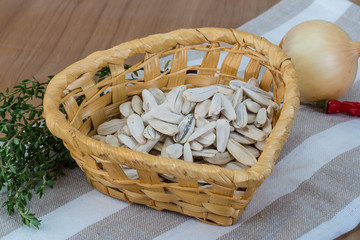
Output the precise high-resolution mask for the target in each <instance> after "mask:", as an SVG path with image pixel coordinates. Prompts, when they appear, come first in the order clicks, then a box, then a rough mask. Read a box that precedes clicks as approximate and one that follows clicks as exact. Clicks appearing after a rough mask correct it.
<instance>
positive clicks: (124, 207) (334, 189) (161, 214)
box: [0, 0, 360, 240]
mask: <svg viewBox="0 0 360 240" xmlns="http://www.w3.org/2000/svg"><path fill="white" fill-rule="evenodd" d="M310 19H324V20H328V21H331V22H334V23H336V24H338V25H339V26H341V27H342V28H343V29H344V30H345V31H346V32H347V33H348V34H349V35H350V37H351V38H352V39H354V40H357V41H360V7H359V6H356V5H355V4H352V3H351V2H349V1H345V0H303V1H298V0H283V1H281V2H279V3H278V4H277V5H275V6H274V7H272V8H271V9H269V10H268V11H267V12H265V13H263V14H262V15H260V16H258V17H257V18H255V19H253V20H252V21H250V22H248V23H246V24H244V25H243V26H240V27H239V28H238V29H240V30H245V31H248V32H251V33H253V34H256V35H259V36H263V37H265V38H267V39H268V40H270V41H271V42H273V43H274V44H278V43H279V42H280V40H281V38H282V37H283V36H284V34H285V33H286V32H287V31H288V30H289V29H290V28H291V27H293V26H294V25H296V24H298V23H300V22H303V21H306V20H310ZM190 61H192V62H193V63H194V62H200V60H199V56H196V55H193V56H191V57H190ZM359 78H360V77H359V74H358V76H357V78H356V81H355V83H354V85H353V87H352V88H351V89H350V90H349V91H348V93H347V94H346V95H345V96H344V97H343V98H342V99H341V100H350V101H358V102H360V81H359ZM359 183H360V118H359V117H352V116H348V115H344V114H333V115H327V114H325V113H323V112H322V111H321V110H320V109H316V108H313V107H309V106H303V105H301V106H300V109H299V112H298V115H297V117H296V118H295V120H294V125H293V128H292V131H291V134H290V136H289V138H288V140H287V142H286V143H285V145H284V148H283V149H282V152H281V154H280V157H279V158H278V160H277V164H276V165H275V168H274V171H273V173H272V174H271V175H270V176H269V177H268V178H267V179H266V180H265V182H264V183H263V184H262V185H261V186H260V188H259V189H258V190H257V192H256V194H255V196H254V198H253V200H252V201H251V202H250V204H249V205H248V207H247V208H246V210H245V212H244V214H243V215H242V216H241V217H240V218H239V220H238V221H237V223H236V224H235V225H234V226H226V227H224V226H213V225H209V224H205V223H202V222H200V221H198V220H196V219H194V218H191V217H188V216H185V215H181V214H178V213H174V212H170V211H156V210H154V209H151V208H148V207H146V206H142V205H133V204H129V203H126V202H124V201H120V200H117V199H114V198H111V197H108V196H106V195H103V194H102V193H100V192H98V191H96V190H94V189H93V188H92V187H91V186H90V184H88V183H87V181H86V179H85V177H84V175H83V173H82V172H81V170H80V169H79V168H76V169H73V170H66V176H64V177H61V178H59V179H58V181H57V182H56V185H55V187H54V188H53V189H47V191H46V193H45V195H44V196H43V197H42V198H41V199H39V198H38V197H37V196H34V197H33V200H32V202H31V203H30V207H31V209H32V211H33V212H35V213H36V214H37V216H38V217H40V219H41V220H42V224H41V226H40V230H37V229H35V228H34V227H31V228H28V227H26V226H24V225H23V224H22V223H21V220H20V217H18V216H13V217H9V216H8V215H7V213H6V209H5V208H1V209H0V216H1V218H0V226H1V228H0V239H158V240H160V239H208V240H211V239H333V238H336V237H338V236H340V235H342V234H344V233H346V232H348V231H350V230H351V229H353V228H354V227H356V226H357V225H358V224H359V222H360V185H359ZM5 198H6V192H2V193H0V201H1V202H3V201H4V199H5Z"/></svg>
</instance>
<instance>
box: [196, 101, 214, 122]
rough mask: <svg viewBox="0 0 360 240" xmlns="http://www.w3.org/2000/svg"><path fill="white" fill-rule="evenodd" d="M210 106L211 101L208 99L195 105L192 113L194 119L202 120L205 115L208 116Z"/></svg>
mask: <svg viewBox="0 0 360 240" xmlns="http://www.w3.org/2000/svg"><path fill="white" fill-rule="evenodd" d="M210 104H211V100H209V99H206V100H205V101H203V102H199V103H197V104H196V106H195V111H194V116H195V119H199V118H204V117H205V116H206V115H208V113H209V108H210Z"/></svg>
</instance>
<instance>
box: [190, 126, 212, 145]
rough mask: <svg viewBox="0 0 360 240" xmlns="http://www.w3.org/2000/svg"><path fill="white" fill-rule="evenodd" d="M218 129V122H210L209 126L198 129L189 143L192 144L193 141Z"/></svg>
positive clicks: (191, 136)
mask: <svg viewBox="0 0 360 240" xmlns="http://www.w3.org/2000/svg"><path fill="white" fill-rule="evenodd" d="M215 127H216V122H210V123H209V124H207V125H205V126H203V127H201V128H198V129H197V130H195V131H194V132H193V133H192V134H191V135H190V137H189V138H188V140H187V141H188V142H191V141H192V140H194V139H196V138H198V137H200V136H201V135H203V134H204V133H206V132H208V131H210V130H212V129H214V128H215Z"/></svg>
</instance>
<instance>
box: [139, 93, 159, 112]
mask: <svg viewBox="0 0 360 240" xmlns="http://www.w3.org/2000/svg"><path fill="white" fill-rule="evenodd" d="M142 99H143V109H144V111H145V112H148V111H150V110H151V109H153V108H155V107H157V103H156V99H155V97H154V95H152V94H151V92H150V91H149V90H147V89H144V90H142Z"/></svg>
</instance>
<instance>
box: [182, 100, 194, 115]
mask: <svg viewBox="0 0 360 240" xmlns="http://www.w3.org/2000/svg"><path fill="white" fill-rule="evenodd" d="M195 106H196V102H189V101H188V100H186V99H184V103H183V106H182V108H181V112H182V114H184V115H187V114H189V113H190V112H191V111H193V110H194V108H195Z"/></svg>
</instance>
